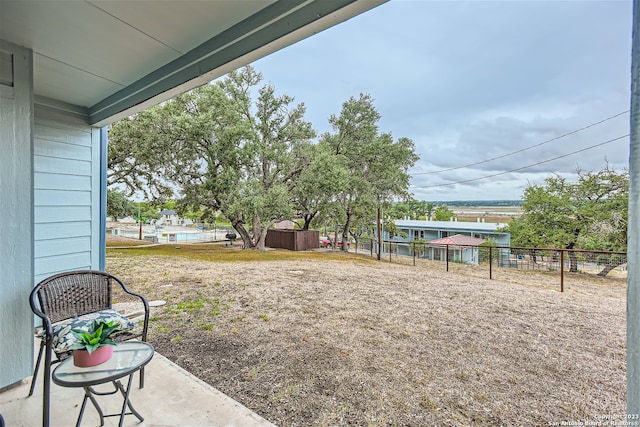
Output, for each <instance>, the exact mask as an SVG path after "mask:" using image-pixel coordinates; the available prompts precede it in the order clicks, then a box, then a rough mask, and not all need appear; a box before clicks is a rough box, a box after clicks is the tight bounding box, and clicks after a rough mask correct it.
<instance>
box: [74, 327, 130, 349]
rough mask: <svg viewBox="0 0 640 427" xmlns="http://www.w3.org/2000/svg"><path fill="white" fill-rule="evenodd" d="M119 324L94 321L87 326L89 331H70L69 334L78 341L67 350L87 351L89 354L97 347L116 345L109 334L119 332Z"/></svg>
mask: <svg viewBox="0 0 640 427" xmlns="http://www.w3.org/2000/svg"><path fill="white" fill-rule="evenodd" d="M119 327H120V323H119V322H114V321H109V322H107V321H105V320H94V321H93V322H91V325H90V326H89V330H88V331H85V330H83V329H72V330H71V332H72V333H73V334H74V335H75V337H76V338H77V339H78V341H76V342H75V343H74V344H73V345H72V346H71V347H70V348H69V349H70V350H87V351H88V352H89V354H91V353H92V352H93V351H94V350H96V349H97V348H98V347H103V346H106V345H116V342H115V341H114V340H113V339H111V338H110V337H111V334H113V333H115V332H117V331H119Z"/></svg>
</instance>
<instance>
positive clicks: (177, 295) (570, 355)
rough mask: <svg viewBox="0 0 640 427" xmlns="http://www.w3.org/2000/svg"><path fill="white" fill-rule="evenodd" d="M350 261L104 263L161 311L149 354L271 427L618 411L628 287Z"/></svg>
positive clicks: (588, 415) (532, 421) (121, 255)
mask: <svg viewBox="0 0 640 427" xmlns="http://www.w3.org/2000/svg"><path fill="white" fill-rule="evenodd" d="M269 256H270V258H269V259H273V254H271V255H269ZM353 259H355V260H357V262H356V261H353V260H351V257H350V256H346V257H345V258H344V260H335V259H327V260H321V259H320V260H293V261H277V260H275V261H274V260H270V261H252V262H215V261H206V260H193V259H187V258H184V257H179V256H158V255H144V256H142V255H136V256H132V255H127V253H126V250H125V251H120V252H110V253H109V254H108V257H107V269H108V271H109V272H111V273H114V274H116V275H118V276H119V277H121V278H123V279H124V280H125V282H126V283H127V284H128V285H129V286H130V287H131V288H132V289H134V290H136V291H139V292H142V293H144V294H145V295H146V296H147V298H148V299H149V300H154V299H163V300H166V301H167V304H166V306H164V308H163V310H162V311H161V312H159V313H156V314H155V315H154V317H153V319H152V322H151V331H150V338H149V340H150V342H151V343H152V344H153V345H154V346H155V347H156V349H157V350H158V351H159V352H160V353H161V354H163V355H165V356H167V357H168V358H170V359H171V360H173V361H174V362H176V363H177V364H179V365H180V366H182V367H184V368H185V369H187V370H188V371H190V372H192V373H193V374H195V375H196V376H198V377H199V378H201V379H203V380H204V381H206V382H208V383H209V384H211V385H213V386H214V387H216V388H217V389H219V390H221V391H222V392H224V393H226V394H227V395H229V396H231V397H232V398H234V399H236V400H238V401H239V402H241V403H242V404H244V405H245V406H247V407H249V408H251V409H252V410H254V411H256V412H257V413H259V414H260V415H261V416H263V417H265V418H266V419H268V420H270V421H272V422H273V423H275V424H278V425H281V426H308V425H327V426H328V425H331V426H333V425H373V426H382V425H407V426H425V425H441V426H458V425H548V423H549V422H560V421H563V420H574V421H577V420H593V419H595V418H594V417H596V416H597V415H603V414H623V413H624V412H625V396H626V388H625V372H626V370H625V321H626V317H625V287H624V284H621V283H620V282H616V281H610V282H603V283H595V284H589V285H588V286H585V287H579V286H578V285H579V284H578V283H576V284H575V286H574V285H571V287H570V289H576V291H574V292H565V293H560V292H558V291H557V290H555V287H552V286H548V285H547V284H546V283H539V281H540V280H542V279H540V278H537V277H533V276H532V278H530V281H531V283H529V284H527V283H524V282H525V281H526V280H525V278H521V283H514V282H507V281H497V280H488V279H486V278H481V277H474V276H472V275H468V274H459V273H447V272H445V271H442V270H441V269H435V268H430V267H429V266H418V267H413V266H407V265H399V264H390V263H388V262H376V261H370V260H366V259H365V260H363V259H362V258H355V257H354V258H353ZM525 276H526V274H525ZM579 288H580V289H588V291H577V289H579Z"/></svg>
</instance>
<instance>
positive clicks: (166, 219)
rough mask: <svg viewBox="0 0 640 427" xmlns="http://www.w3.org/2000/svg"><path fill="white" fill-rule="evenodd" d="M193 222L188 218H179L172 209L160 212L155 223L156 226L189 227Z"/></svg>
mask: <svg viewBox="0 0 640 427" xmlns="http://www.w3.org/2000/svg"><path fill="white" fill-rule="evenodd" d="M191 224H193V221H192V220H190V219H189V218H182V217H179V216H178V214H177V213H176V211H175V210H173V209H163V210H162V212H160V219H158V220H157V221H156V225H191Z"/></svg>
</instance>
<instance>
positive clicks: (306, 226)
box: [302, 212, 326, 234]
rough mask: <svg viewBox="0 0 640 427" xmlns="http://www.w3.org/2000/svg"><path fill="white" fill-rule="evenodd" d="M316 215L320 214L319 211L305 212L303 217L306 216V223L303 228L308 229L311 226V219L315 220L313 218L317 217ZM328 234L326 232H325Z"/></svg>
mask: <svg viewBox="0 0 640 427" xmlns="http://www.w3.org/2000/svg"><path fill="white" fill-rule="evenodd" d="M316 215H318V212H315V213H312V214H310V213H306V214H304V216H303V218H304V225H303V226H302V229H303V230H308V229H309V227H311V221H313V218H315V217H316ZM325 234H326V232H325Z"/></svg>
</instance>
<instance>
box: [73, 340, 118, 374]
mask: <svg viewBox="0 0 640 427" xmlns="http://www.w3.org/2000/svg"><path fill="white" fill-rule="evenodd" d="M111 356H113V346H111V345H105V346H102V347H98V348H97V349H95V350H93V352H92V353H91V354H89V352H88V351H87V350H73V364H74V365H76V366H78V367H80V368H88V367H89V366H96V365H99V364H101V363H104V362H106V361H107V360H109V359H111Z"/></svg>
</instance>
